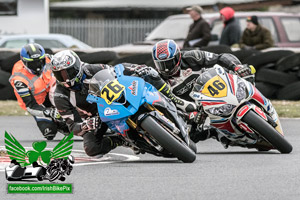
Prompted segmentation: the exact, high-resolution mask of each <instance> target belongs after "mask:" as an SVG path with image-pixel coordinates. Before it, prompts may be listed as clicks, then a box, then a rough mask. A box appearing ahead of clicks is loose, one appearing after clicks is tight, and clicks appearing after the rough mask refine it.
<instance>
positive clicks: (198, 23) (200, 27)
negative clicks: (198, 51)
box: [183, 6, 210, 47]
mask: <svg viewBox="0 0 300 200" xmlns="http://www.w3.org/2000/svg"><path fill="white" fill-rule="evenodd" d="M187 10H189V14H190V16H191V18H192V19H193V20H194V23H193V24H191V26H190V29H189V33H188V35H187V38H186V39H185V41H184V44H183V47H203V46H207V44H208V43H209V41H210V26H209V24H208V23H207V21H205V20H204V19H203V18H202V16H201V14H202V13H203V9H202V8H201V7H200V6H193V7H191V8H188V9H187Z"/></svg>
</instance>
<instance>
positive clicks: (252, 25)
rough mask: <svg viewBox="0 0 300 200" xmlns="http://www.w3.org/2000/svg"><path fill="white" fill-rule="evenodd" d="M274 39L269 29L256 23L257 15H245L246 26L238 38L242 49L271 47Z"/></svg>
mask: <svg viewBox="0 0 300 200" xmlns="http://www.w3.org/2000/svg"><path fill="white" fill-rule="evenodd" d="M273 45H274V41H273V39H272V36H271V33H270V31H269V30H268V29H267V28H265V27H263V26H261V25H260V24H259V23H258V20H257V16H255V15H253V16H251V17H247V28H246V29H245V30H244V32H243V35H242V38H241V40H240V47H241V48H242V49H257V50H261V49H266V48H269V47H272V46H273Z"/></svg>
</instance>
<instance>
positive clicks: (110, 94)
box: [101, 80, 125, 105]
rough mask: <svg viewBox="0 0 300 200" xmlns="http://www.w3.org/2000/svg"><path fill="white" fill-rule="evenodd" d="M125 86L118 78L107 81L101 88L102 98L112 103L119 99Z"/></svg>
mask: <svg viewBox="0 0 300 200" xmlns="http://www.w3.org/2000/svg"><path fill="white" fill-rule="evenodd" d="M124 89H125V86H124V85H122V84H120V83H119V81H118V80H112V81H110V82H109V83H107V84H106V85H105V86H104V87H103V88H102V90H101V98H103V99H104V100H105V102H106V103H107V104H108V105H110V104H111V103H112V102H113V101H115V100H116V99H118V98H119V97H120V96H121V94H122V92H123V90H124Z"/></svg>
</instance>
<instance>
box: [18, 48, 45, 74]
mask: <svg viewBox="0 0 300 200" xmlns="http://www.w3.org/2000/svg"><path fill="white" fill-rule="evenodd" d="M20 57H21V60H22V62H23V63H24V65H25V66H26V68H27V69H28V70H29V71H30V72H31V73H33V74H36V75H40V74H41V72H42V71H43V67H44V66H45V64H46V58H45V50H44V48H43V47H42V46H41V45H39V44H36V43H32V44H26V45H25V46H23V47H22V49H21V52H20Z"/></svg>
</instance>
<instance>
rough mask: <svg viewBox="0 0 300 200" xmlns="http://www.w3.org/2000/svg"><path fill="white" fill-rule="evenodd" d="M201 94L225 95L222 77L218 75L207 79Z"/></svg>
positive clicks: (224, 84) (216, 96)
mask: <svg viewBox="0 0 300 200" xmlns="http://www.w3.org/2000/svg"><path fill="white" fill-rule="evenodd" d="M202 94H204V95H205V96H209V97H215V98H218V97H226V96H227V86H226V83H225V82H224V81H223V79H222V78H221V77H219V76H215V77H214V78H212V79H210V80H209V81H207V83H206V84H205V85H204V88H203V90H202Z"/></svg>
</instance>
